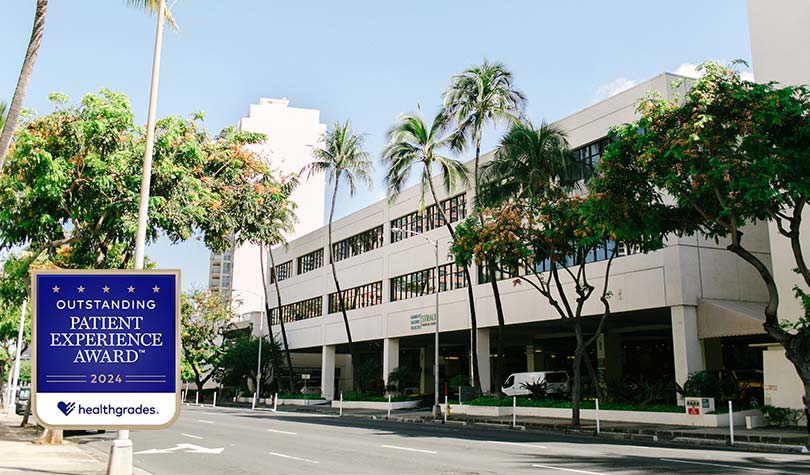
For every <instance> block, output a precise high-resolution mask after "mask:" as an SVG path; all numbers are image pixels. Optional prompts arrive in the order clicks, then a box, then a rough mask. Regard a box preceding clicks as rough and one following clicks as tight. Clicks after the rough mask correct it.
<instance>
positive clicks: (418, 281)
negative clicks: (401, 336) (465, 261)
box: [391, 262, 467, 302]
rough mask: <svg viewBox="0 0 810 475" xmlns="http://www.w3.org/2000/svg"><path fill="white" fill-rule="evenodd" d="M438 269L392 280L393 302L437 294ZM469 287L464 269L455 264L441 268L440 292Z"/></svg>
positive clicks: (426, 270)
mask: <svg viewBox="0 0 810 475" xmlns="http://www.w3.org/2000/svg"><path fill="white" fill-rule="evenodd" d="M435 275H436V268H435V267H431V268H429V269H423V270H420V271H416V272H411V273H410V274H405V275H400V276H398V277H394V278H393V279H391V301H392V302H394V301H397V300H405V299H410V298H414V297H420V296H422V295H429V294H432V293H434V292H435V286H436V279H435ZM464 287H467V279H466V277H465V275H464V267H462V266H458V265H456V264H455V263H454V262H450V263H448V264H444V265H442V266H439V292H445V291H447V290H453V289H462V288H464Z"/></svg>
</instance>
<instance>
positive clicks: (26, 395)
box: [20, 388, 31, 399]
mask: <svg viewBox="0 0 810 475" xmlns="http://www.w3.org/2000/svg"><path fill="white" fill-rule="evenodd" d="M30 396H31V390H30V389H28V388H26V389H20V399H28V398H29V397H30Z"/></svg>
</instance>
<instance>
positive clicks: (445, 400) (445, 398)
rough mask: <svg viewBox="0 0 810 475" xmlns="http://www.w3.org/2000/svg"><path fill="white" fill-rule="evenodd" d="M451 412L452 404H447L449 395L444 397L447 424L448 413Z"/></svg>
mask: <svg viewBox="0 0 810 475" xmlns="http://www.w3.org/2000/svg"><path fill="white" fill-rule="evenodd" d="M448 412H450V404H448V403H447V394H445V395H444V422H447V413H448Z"/></svg>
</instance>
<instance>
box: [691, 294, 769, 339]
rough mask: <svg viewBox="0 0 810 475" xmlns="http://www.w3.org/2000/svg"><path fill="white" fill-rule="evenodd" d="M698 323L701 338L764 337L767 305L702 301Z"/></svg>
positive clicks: (711, 300)
mask: <svg viewBox="0 0 810 475" xmlns="http://www.w3.org/2000/svg"><path fill="white" fill-rule="evenodd" d="M697 323H698V337H699V338H720V337H724V336H744V335H762V334H764V333H765V329H764V328H763V327H762V325H763V324H764V323H765V303H759V302H738V301H734V300H715V299H700V300H698V308H697Z"/></svg>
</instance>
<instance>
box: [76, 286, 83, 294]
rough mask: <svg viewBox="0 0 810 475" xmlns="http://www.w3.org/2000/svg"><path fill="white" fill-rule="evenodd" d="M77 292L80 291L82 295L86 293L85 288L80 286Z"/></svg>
mask: <svg viewBox="0 0 810 475" xmlns="http://www.w3.org/2000/svg"><path fill="white" fill-rule="evenodd" d="M76 290H78V291H79V293H80V294H83V293H84V286H81V285H80V286H79V287H78V288H77V289H76Z"/></svg>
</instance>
